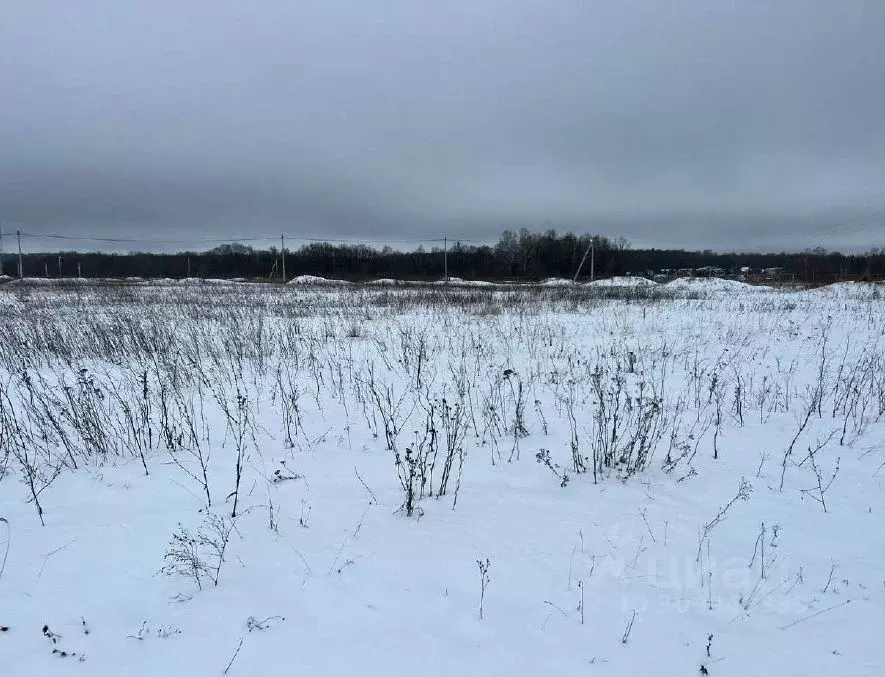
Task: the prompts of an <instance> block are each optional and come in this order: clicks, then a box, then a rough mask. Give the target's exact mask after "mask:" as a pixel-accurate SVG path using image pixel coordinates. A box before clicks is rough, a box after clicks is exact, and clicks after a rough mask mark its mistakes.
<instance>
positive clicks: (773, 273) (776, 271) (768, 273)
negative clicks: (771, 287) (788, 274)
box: [762, 266, 784, 280]
mask: <svg viewBox="0 0 885 677" xmlns="http://www.w3.org/2000/svg"><path fill="white" fill-rule="evenodd" d="M783 274H784V269H783V268H782V267H780V266H774V267H772V268H763V269H762V277H764V278H765V279H766V280H776V279H778V278H779V277H780V276H781V275H783Z"/></svg>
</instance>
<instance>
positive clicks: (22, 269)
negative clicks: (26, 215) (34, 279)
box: [15, 230, 25, 280]
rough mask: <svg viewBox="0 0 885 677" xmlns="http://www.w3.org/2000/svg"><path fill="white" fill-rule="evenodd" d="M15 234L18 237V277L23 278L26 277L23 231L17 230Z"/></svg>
mask: <svg viewBox="0 0 885 677" xmlns="http://www.w3.org/2000/svg"><path fill="white" fill-rule="evenodd" d="M15 235H16V237H17V238H18V279H19V280H21V279H24V277H25V267H24V265H23V264H22V232H21V231H20V230H17V231H15Z"/></svg>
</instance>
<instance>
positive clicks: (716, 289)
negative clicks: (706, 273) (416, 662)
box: [662, 277, 772, 295]
mask: <svg viewBox="0 0 885 677" xmlns="http://www.w3.org/2000/svg"><path fill="white" fill-rule="evenodd" d="M662 287H663V288H664V289H666V290H667V291H674V292H677V293H685V292H687V293H690V294H701V295H705V294H722V293H725V294H732V295H740V294H760V293H765V292H770V291H772V288H771V287H768V286H766V285H757V284H747V283H746V282H741V281H740V280H726V279H724V278H721V277H679V278H676V279H675V280H670V281H669V282H665V283H664V284H663V285H662Z"/></svg>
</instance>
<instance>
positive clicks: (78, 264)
mask: <svg viewBox="0 0 885 677" xmlns="http://www.w3.org/2000/svg"><path fill="white" fill-rule="evenodd" d="M77 277H83V271H82V270H81V269H80V262H79V261H77Z"/></svg>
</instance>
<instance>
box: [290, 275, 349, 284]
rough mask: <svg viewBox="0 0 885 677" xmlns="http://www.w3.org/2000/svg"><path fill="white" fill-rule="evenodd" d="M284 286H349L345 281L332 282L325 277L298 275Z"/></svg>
mask: <svg viewBox="0 0 885 677" xmlns="http://www.w3.org/2000/svg"><path fill="white" fill-rule="evenodd" d="M286 284H294V285H314V286H333V285H343V284H350V282H348V281H347V280H334V279H329V278H325V277H319V276H318V275H299V276H298V277H293V278H292V279H291V280H289V281H288V282H287V283H286Z"/></svg>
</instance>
